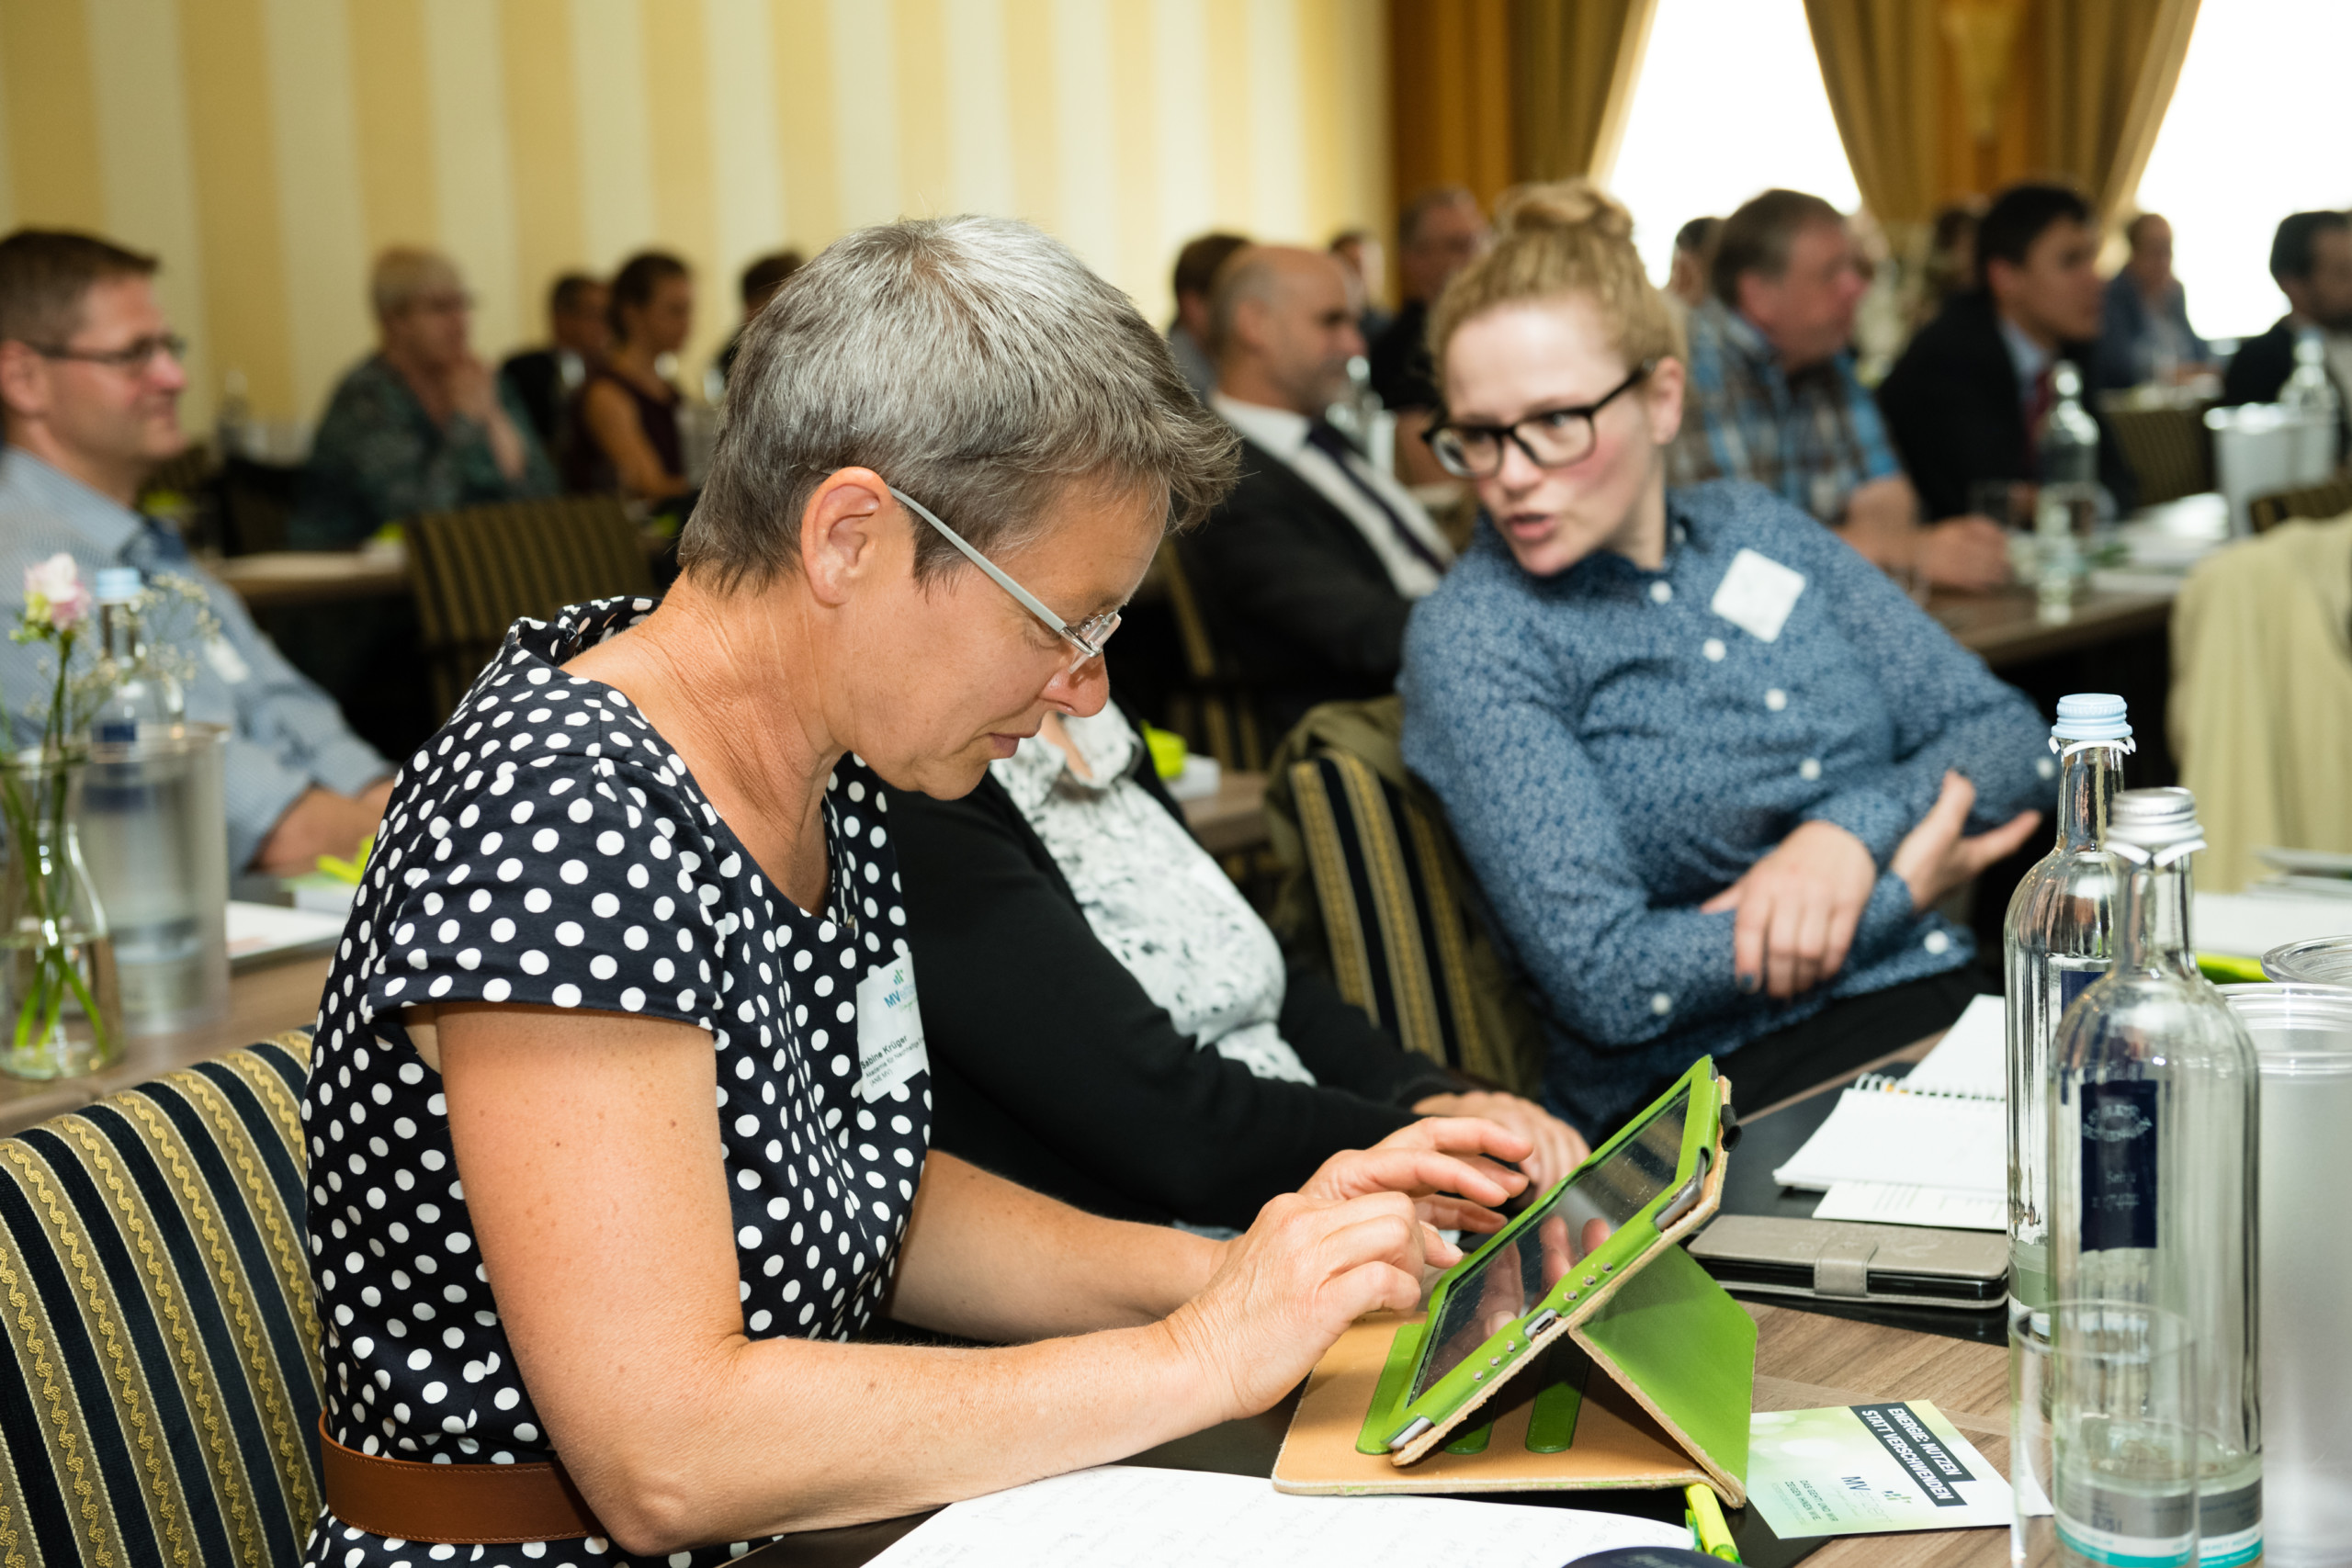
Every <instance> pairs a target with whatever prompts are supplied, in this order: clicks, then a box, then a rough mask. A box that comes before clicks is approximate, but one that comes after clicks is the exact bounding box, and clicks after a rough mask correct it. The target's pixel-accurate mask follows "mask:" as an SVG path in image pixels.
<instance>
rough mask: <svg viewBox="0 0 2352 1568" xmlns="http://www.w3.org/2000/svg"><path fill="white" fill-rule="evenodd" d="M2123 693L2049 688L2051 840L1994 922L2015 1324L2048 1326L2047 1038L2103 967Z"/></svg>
mask: <svg viewBox="0 0 2352 1568" xmlns="http://www.w3.org/2000/svg"><path fill="white" fill-rule="evenodd" d="M2131 745H2132V742H2131V723H2130V720H2129V718H2128V716H2127V715H2126V714H2125V711H2124V705H2123V699H2122V698H2121V697H2118V696H2111V695H2109V694H2106V693H2103V692H2093V693H2083V694H2075V695H2073V696H2066V697H2061V698H2059V699H2058V722H2057V723H2055V724H2053V725H2052V726H2051V727H2050V750H2051V751H2052V756H2053V759H2054V760H2053V761H2050V762H2045V763H2044V764H2043V767H2044V771H2045V772H2048V771H2052V769H2054V771H2055V772H2056V774H2057V778H2058V809H2057V812H2056V813H2055V815H2056V817H2057V818H2058V842H2057V845H2056V847H2054V848H2053V849H2052V850H2051V852H2050V853H2049V854H2047V855H2045V856H2043V857H2042V859H2041V863H2039V864H2037V865H2036V866H2034V868H2033V869H2032V870H2031V871H2029V872H2027V873H2026V874H2025V876H2024V878H2023V879H2022V880H2021V881H2019V882H2018V887H2017V892H2016V894H2015V895H2014V896H2012V897H2011V898H2010V899H2009V912H2008V918H2007V920H2006V921H2005V922H2004V923H2003V925H2002V928H2001V950H2002V960H2003V964H2004V968H2003V976H2004V980H2005V983H2004V986H2003V990H2004V991H2005V992H2006V997H2005V1000H2006V1001H2007V1014H2008V1024H2007V1035H2008V1089H2009V1316H2010V1321H2011V1324H2012V1325H2013V1326H2015V1327H2016V1329H2017V1331H2018V1332H2019V1333H2022V1334H2030V1335H2034V1336H2037V1337H2041V1336H2046V1335H2047V1334H2048V1333H2049V1315H2048V1313H2047V1311H2046V1309H2047V1307H2048V1305H2049V1303H2050V1301H2051V1296H2050V1266H2049V1260H2048V1252H2049V1247H2048V1241H2049V1228H2050V1192H2049V1179H2048V1174H2049V1173H2048V1169H2047V1168H2046V1166H2045V1164H2044V1159H2045V1154H2044V1151H2045V1150H2047V1149H2048V1147H2049V1145H2050V1122H2049V1100H2050V1071H2051V1056H2050V1045H2051V1042H2052V1040H2053V1039H2055V1038H2056V1037H2057V1033H2058V1021H2059V1019H2060V1017H2061V1016H2062V1015H2063V1014H2064V1012H2065V1010H2066V1004H2067V1003H2069V1002H2071V1001H2073V1000H2074V999H2075V998H2076V997H2078V996H2080V995H2081V994H2082V992H2083V988H2084V987H2086V986H2088V985H2089V984H2090V983H2091V982H2092V981H2094V980H2096V979H2098V977H2099V976H2101V975H2104V974H2106V973H2107V966H2108V962H2109V958H2110V957H2111V955H2112V953H2113V941H2114V931H2115V906H2116V901H2117V899H2118V897H2120V894H2121V892H2122V887H2123V882H2122V873H2121V869H2120V866H2119V865H2118V863H2117V862H2116V861H2115V859H2114V857H2113V856H2111V855H2109V853H2108V852H2106V851H2105V850H2104V849H2102V848H2101V847H2100V844H2099V839H2100V836H2101V835H2102V834H2104V833H2105V832H2106V831H2107V803H2108V800H2109V797H2110V796H2112V795H2114V793H2115V792H2116V791H2117V790H2118V789H2120V788H2121V787H2122V784H2123V759H2124V758H2125V757H2126V756H2129V755H2130V754H2131Z"/></svg>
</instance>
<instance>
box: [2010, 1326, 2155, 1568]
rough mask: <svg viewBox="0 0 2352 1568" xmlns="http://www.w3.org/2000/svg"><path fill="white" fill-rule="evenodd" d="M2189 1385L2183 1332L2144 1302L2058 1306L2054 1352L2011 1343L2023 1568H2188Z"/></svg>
mask: <svg viewBox="0 0 2352 1568" xmlns="http://www.w3.org/2000/svg"><path fill="white" fill-rule="evenodd" d="M2194 1374H2195V1350H2194V1347H2193V1346H2192V1345H2191V1343H2190V1339H2189V1334H2188V1324H2187V1323H2186V1322H2185V1321H2184V1320H2183V1319H2181V1318H2180V1317H2179V1316H2178V1315H2177V1314H2173V1313H2169V1312H2165V1311H2164V1310H2163V1309H2162V1308H2158V1307H2151V1306H2145V1305H2143V1304H2141V1303H2136V1302H2116V1301H2066V1302H2056V1303H2052V1306H2051V1337H2050V1338H2049V1339H2048V1340H2047V1341H2043V1340H2040V1339H2036V1338H2033V1337H2030V1336H2020V1335H2018V1334H2016V1333H2014V1332H2012V1333H2011V1335H2010V1337H2009V1393H2010V1421H2011V1427H2010V1442H2009V1482H2010V1487H2011V1491H2012V1493H2013V1495H2014V1498H2015V1503H2014V1509H2015V1511H2014V1513H2013V1515H2012V1516H2011V1518H2010V1523H2009V1561H2010V1562H2011V1563H2012V1564H2013V1565H2015V1568H2094V1565H2106V1564H2112V1563H2120V1562H2131V1563H2137V1564H2144V1565H2146V1568H2190V1565H2191V1564H2193V1563H2194V1562H2196V1561H2197V1428H2196V1425H2195V1423H2194V1421H2193V1420H2192V1419H2191V1418H2190V1416H2191V1412H2192V1410H2193V1409H2194V1405H2193V1404H2192V1403H2191V1402H2192V1399H2193V1394H2194V1390H2195V1387H2196V1382H2195V1375H2194Z"/></svg>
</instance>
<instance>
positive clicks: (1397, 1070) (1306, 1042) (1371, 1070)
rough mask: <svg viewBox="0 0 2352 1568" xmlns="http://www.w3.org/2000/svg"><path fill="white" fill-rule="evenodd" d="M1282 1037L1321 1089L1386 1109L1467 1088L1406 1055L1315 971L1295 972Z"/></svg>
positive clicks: (1417, 1057) (1392, 1037)
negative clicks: (1342, 1092)
mask: <svg viewBox="0 0 2352 1568" xmlns="http://www.w3.org/2000/svg"><path fill="white" fill-rule="evenodd" d="M1282 1032H1283V1039H1284V1040H1287V1041H1289V1042H1290V1046H1291V1049H1292V1050H1294V1051H1295V1052H1297V1053H1298V1059H1299V1060H1300V1061H1302V1062H1304V1063H1306V1070H1307V1071H1308V1072H1310V1073H1313V1074H1314V1075H1315V1078H1316V1081H1317V1083H1321V1084H1326V1085H1329V1087H1331V1088H1333V1089H1346V1090H1348V1091H1349V1092H1350V1093H1352V1094H1359V1095H1362V1096H1363V1098H1364V1099H1366V1100H1378V1101H1380V1102H1381V1103H1382V1104H1384V1105H1393V1106H1396V1107H1397V1108H1398V1109H1399V1110H1407V1111H1409V1110H1410V1109H1412V1106H1413V1102H1414V1101H1416V1100H1421V1099H1424V1098H1426V1097H1427V1096H1430V1095H1432V1094H1452V1093H1453V1092H1454V1090H1456V1089H1459V1088H1460V1087H1461V1085H1459V1084H1458V1083H1456V1082H1455V1081H1454V1079H1453V1075H1452V1074H1450V1073H1448V1072H1447V1071H1446V1070H1445V1068H1444V1067H1442V1066H1440V1065H1438V1064H1437V1063H1435V1062H1432V1061H1430V1059H1429V1058H1428V1057H1427V1056H1424V1055H1420V1054H1419V1052H1417V1051H1408V1050H1406V1049H1405V1047H1404V1046H1403V1045H1402V1044H1400V1043H1398V1042H1397V1037H1396V1036H1395V1035H1393V1034H1391V1033H1389V1032H1388V1031H1386V1030H1385V1029H1383V1028H1381V1027H1380V1025H1378V1024H1376V1023H1374V1022H1373V1021H1372V1020H1371V1019H1369V1018H1366V1017H1365V1016H1364V1013H1363V1009H1362V1008H1359V1007H1355V1006H1353V1005H1351V1004H1350V1003H1349V1002H1347V1001H1345V1000H1343V999H1341V998H1340V991H1339V987H1336V986H1334V985H1332V984H1331V982H1330V980H1329V977H1328V976H1323V975H1320V974H1317V972H1316V971H1314V970H1312V969H1293V970H1292V971H1291V972H1290V986H1289V988H1288V989H1287V990H1286V991H1285V992H1284V993H1283V1015H1282Z"/></svg>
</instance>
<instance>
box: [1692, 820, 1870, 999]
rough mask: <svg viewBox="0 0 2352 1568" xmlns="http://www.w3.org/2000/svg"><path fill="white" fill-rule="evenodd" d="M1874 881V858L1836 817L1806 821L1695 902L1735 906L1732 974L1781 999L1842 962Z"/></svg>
mask: <svg viewBox="0 0 2352 1568" xmlns="http://www.w3.org/2000/svg"><path fill="white" fill-rule="evenodd" d="M1877 882H1878V864H1877V863H1876V862H1875V861H1873V860H1871V852H1870V849H1869V847H1868V846H1867V845H1865V844H1864V843H1863V842H1862V841H1861V840H1860V839H1858V838H1856V837H1854V835H1853V834H1851V833H1849V832H1848V831H1847V830H1846V829H1843V828H1840V827H1838V826H1837V825H1836V824H1835V823H1830V822H1807V823H1805V824H1804V826H1803V827H1800V828H1799V829H1797V830H1796V831H1795V832H1793V833H1791V834H1790V835H1789V836H1788V837H1787V838H1785V839H1783V840H1781V842H1780V845H1779V847H1778V848H1776V849H1774V850H1773V851H1772V852H1771V853H1770V854H1768V855H1766V856H1765V857H1764V858H1763V859H1762V860H1759V861H1758V862H1757V863H1755V864H1754V865H1751V866H1749V867H1748V868H1747V874H1746V875H1744V876H1742V877H1741V878H1740V879H1739V880H1738V881H1737V882H1735V883H1733V884H1732V885H1731V886H1729V887H1726V888H1724V890H1723V891H1722V892H1720V893H1718V894H1716V895H1715V896H1714V897H1712V898H1710V899H1708V900H1707V901H1706V902H1705V903H1704V904H1702V905H1700V906H1699V909H1700V912H1701V913H1702V914H1708V915H1713V914H1719V913H1721V912H1723V911H1724V910H1726V909H1729V910H1733V911H1735V912H1736V915H1737V919H1735V920H1734V921H1733V922H1732V929H1731V951H1732V973H1733V974H1734V975H1735V976H1737V977H1738V980H1739V984H1740V988H1741V989H1742V990H1747V991H1753V990H1755V989H1756V988H1757V987H1758V986H1759V985H1761V986H1762V987H1763V988H1764V990H1765V992H1766V993H1767V994H1768V995H1770V996H1773V997H1778V998H1789V997H1793V996H1796V995H1799V994H1800V993H1802V992H1804V991H1809V990H1811V989H1812V988H1813V987H1815V986H1817V985H1819V984H1820V983H1821V982H1822V981H1824V980H1826V979H1827V978H1829V976H1832V975H1835V974H1836V973H1838V969H1839V968H1841V967H1842V966H1843V965H1844V964H1845V962H1846V950H1847V949H1848V948H1849V947H1850V946H1851V945H1852V944H1853V941H1854V928H1855V927H1856V926H1858V925H1860V923H1861V919H1862V909H1863V907H1864V906H1866V905H1867V904H1869V902H1870V899H1871V887H1872V886H1875V885H1876V884H1877Z"/></svg>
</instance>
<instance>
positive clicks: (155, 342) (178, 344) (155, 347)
mask: <svg viewBox="0 0 2352 1568" xmlns="http://www.w3.org/2000/svg"><path fill="white" fill-rule="evenodd" d="M25 346H26V347H27V348H29V349H31V350H32V351H33V352H34V353H35V354H38V355H40V356H41V357H42V358H43V359H70V360H74V362H76V363H78V364H82V365H103V366H105V367H107V368H108V369H110V370H129V371H130V372H132V373H134V374H136V373H137V372H139V371H141V370H144V369H146V368H147V367H149V366H150V365H153V363H154V362H155V356H156V355H159V354H168V355H171V356H172V357H173V358H174V359H186V358H187V339H186V338H184V337H182V336H180V334H179V333H155V334H154V335H153V336H152V337H142V338H137V339H134V340H133V341H131V342H130V343H128V344H124V345H123V346H122V347H120V348H108V349H86V348H67V347H65V346H64V345H62V344H41V343H28V344H25Z"/></svg>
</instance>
